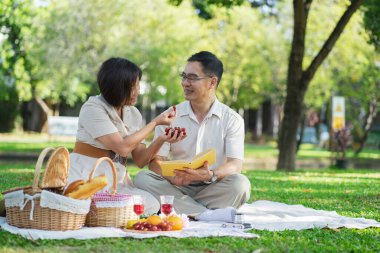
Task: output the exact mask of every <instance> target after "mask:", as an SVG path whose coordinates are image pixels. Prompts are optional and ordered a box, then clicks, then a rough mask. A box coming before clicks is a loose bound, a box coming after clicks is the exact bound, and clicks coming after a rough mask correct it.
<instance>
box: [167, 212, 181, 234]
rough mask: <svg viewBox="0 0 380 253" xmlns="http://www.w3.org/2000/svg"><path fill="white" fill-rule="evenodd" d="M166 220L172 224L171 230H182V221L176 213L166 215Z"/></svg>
mask: <svg viewBox="0 0 380 253" xmlns="http://www.w3.org/2000/svg"><path fill="white" fill-rule="evenodd" d="M168 222H169V223H171V224H172V229H173V230H182V227H183V222H182V218H181V217H179V216H177V215H170V216H169V217H168Z"/></svg>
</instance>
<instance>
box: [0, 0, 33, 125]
mask: <svg viewBox="0 0 380 253" xmlns="http://www.w3.org/2000/svg"><path fill="white" fill-rule="evenodd" d="M0 11H1V14H0V56H1V59H0V107H1V110H0V118H1V124H0V131H1V132H8V131H11V130H12V129H13V127H14V121H15V118H16V116H17V115H18V110H19V99H20V97H22V96H23V93H25V92H26V90H28V89H30V86H29V81H30V68H31V66H30V62H29V58H28V55H27V52H26V50H25V34H26V32H27V30H28V29H29V27H30V20H29V16H30V15H29V12H30V1H23V0H4V1H2V2H1V3H0Z"/></svg>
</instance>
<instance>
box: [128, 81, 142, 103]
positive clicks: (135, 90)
mask: <svg viewBox="0 0 380 253" xmlns="http://www.w3.org/2000/svg"><path fill="white" fill-rule="evenodd" d="M139 95H140V80H139V79H137V81H136V83H135V85H134V86H133V87H132V90H131V97H130V99H129V103H128V105H135V104H136V103H137V98H138V96H139Z"/></svg>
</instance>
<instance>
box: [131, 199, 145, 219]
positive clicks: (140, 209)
mask: <svg viewBox="0 0 380 253" xmlns="http://www.w3.org/2000/svg"><path fill="white" fill-rule="evenodd" d="M133 211H134V212H135V214H136V215H137V216H139V218H140V215H141V214H143V213H144V203H143V199H142V197H141V195H133Z"/></svg>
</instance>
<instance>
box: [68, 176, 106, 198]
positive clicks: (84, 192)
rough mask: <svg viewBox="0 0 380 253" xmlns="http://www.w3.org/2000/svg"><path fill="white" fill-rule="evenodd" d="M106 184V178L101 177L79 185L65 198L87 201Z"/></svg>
mask: <svg viewBox="0 0 380 253" xmlns="http://www.w3.org/2000/svg"><path fill="white" fill-rule="evenodd" d="M74 183H75V182H74ZM107 184H108V180H107V177H106V176H105V175H101V176H98V177H94V178H92V179H90V180H88V181H87V182H86V183H84V184H81V185H79V186H78V187H77V188H76V189H75V190H74V191H72V192H69V193H67V194H65V196H67V197H70V198H74V199H87V198H90V197H92V195H94V194H95V193H96V192H98V191H99V190H101V189H102V188H104V187H105V186H106V185H107ZM70 186H71V185H70Z"/></svg>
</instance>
